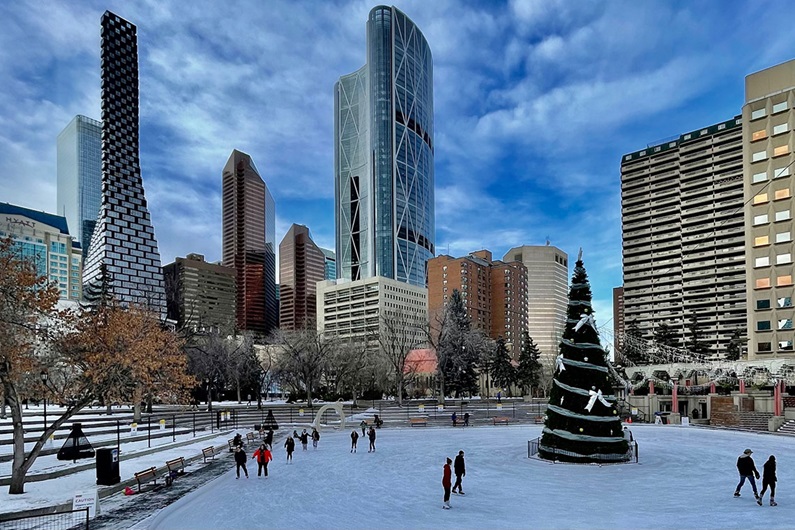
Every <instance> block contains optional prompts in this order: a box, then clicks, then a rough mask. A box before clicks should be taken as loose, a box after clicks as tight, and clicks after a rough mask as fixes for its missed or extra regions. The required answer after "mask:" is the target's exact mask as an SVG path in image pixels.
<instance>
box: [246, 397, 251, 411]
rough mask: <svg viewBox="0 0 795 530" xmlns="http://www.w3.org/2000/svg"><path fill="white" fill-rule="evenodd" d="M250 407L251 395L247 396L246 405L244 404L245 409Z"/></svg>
mask: <svg viewBox="0 0 795 530" xmlns="http://www.w3.org/2000/svg"><path fill="white" fill-rule="evenodd" d="M250 406H251V394H249V395H248V403H246V408H249V407H250Z"/></svg>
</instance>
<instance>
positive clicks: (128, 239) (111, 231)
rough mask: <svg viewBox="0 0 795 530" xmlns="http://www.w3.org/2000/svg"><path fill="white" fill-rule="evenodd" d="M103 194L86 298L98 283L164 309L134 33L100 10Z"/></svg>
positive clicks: (120, 296) (123, 296) (120, 298)
mask: <svg viewBox="0 0 795 530" xmlns="http://www.w3.org/2000/svg"><path fill="white" fill-rule="evenodd" d="M101 64H102V200H101V204H100V209H99V216H98V218H97V225H96V227H95V229H94V233H93V235H92V238H91V245H90V247H89V249H88V255H87V257H86V261H85V268H84V276H83V286H84V294H85V297H86V299H87V300H88V301H89V302H90V301H93V300H96V299H97V297H98V296H99V293H100V291H101V290H102V289H107V290H109V292H110V293H111V294H112V295H113V296H114V297H115V298H116V299H117V300H118V301H121V302H134V303H142V304H146V305H147V306H149V307H150V308H153V309H155V310H157V311H159V312H160V313H161V314H165V312H166V300H165V288H164V283H163V270H162V269H161V267H160V253H159V252H158V249H157V241H156V240H155V231H154V227H153V226H152V222H151V220H150V218H149V210H148V209H147V205H146V197H145V196H144V187H143V182H142V181H141V166H140V162H139V140H138V121H139V116H138V37H137V29H136V27H135V25H133V24H131V23H130V22H128V21H126V20H124V19H123V18H121V17H119V16H118V15H115V14H113V13H111V12H110V11H106V12H105V14H104V15H102V51H101Z"/></svg>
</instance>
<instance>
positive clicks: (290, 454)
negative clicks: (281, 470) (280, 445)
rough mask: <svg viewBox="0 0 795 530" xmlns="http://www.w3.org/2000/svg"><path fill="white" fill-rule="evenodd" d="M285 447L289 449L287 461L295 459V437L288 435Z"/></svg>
mask: <svg viewBox="0 0 795 530" xmlns="http://www.w3.org/2000/svg"><path fill="white" fill-rule="evenodd" d="M284 448H285V449H286V450H287V463H288V464H289V463H290V462H292V461H293V451H295V438H293V437H292V436H290V437H288V438H287V440H286V441H285V442H284Z"/></svg>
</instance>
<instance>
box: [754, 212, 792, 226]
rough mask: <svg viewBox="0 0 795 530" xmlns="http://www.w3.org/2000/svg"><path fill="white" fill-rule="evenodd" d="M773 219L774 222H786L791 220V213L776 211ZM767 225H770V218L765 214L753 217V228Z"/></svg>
mask: <svg viewBox="0 0 795 530" xmlns="http://www.w3.org/2000/svg"><path fill="white" fill-rule="evenodd" d="M773 219H774V220H775V222H779V221H788V220H790V219H792V213H791V212H790V210H778V211H777V212H775V213H774V215H773ZM769 223H770V216H769V215H768V214H766V213H764V214H761V215H755V216H754V226H758V225H766V224H769Z"/></svg>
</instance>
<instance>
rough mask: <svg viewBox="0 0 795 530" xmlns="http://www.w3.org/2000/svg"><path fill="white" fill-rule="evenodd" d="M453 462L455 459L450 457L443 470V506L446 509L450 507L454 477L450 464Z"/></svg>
mask: <svg viewBox="0 0 795 530" xmlns="http://www.w3.org/2000/svg"><path fill="white" fill-rule="evenodd" d="M452 463H453V461H452V460H450V458H448V459H447V462H446V463H445V464H444V469H443V472H442V487H443V488H444V504H443V505H442V508H444V509H445V510H449V509H450V482H451V481H450V479H451V478H452V473H451V471H450V464H452Z"/></svg>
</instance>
